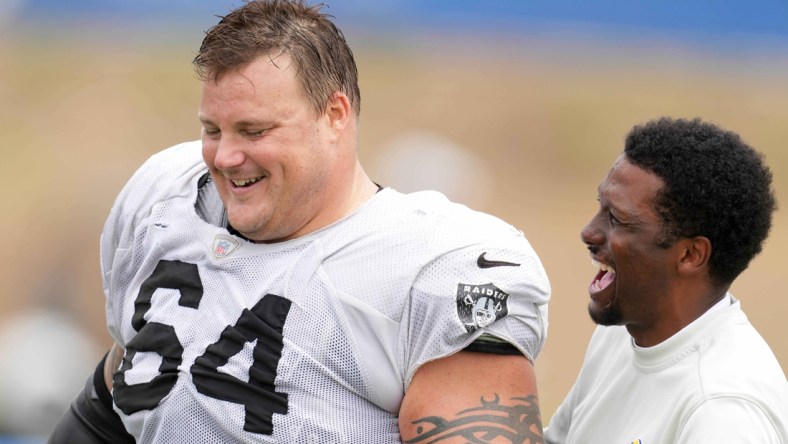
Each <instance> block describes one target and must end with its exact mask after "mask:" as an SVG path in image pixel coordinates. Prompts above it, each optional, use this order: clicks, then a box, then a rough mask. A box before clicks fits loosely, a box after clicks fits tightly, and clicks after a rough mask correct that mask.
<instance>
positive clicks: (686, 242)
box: [677, 236, 711, 275]
mask: <svg viewBox="0 0 788 444" xmlns="http://www.w3.org/2000/svg"><path fill="white" fill-rule="evenodd" d="M677 242H678V243H679V245H678V246H679V256H678V272H679V274H687V275H689V274H696V273H699V272H706V271H707V269H708V265H709V258H710V257H711V241H710V240H709V238H707V237H705V236H695V237H688V238H684V239H679V240H678V241H677Z"/></svg>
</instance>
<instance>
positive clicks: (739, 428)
mask: <svg viewBox="0 0 788 444" xmlns="http://www.w3.org/2000/svg"><path fill="white" fill-rule="evenodd" d="M721 442H735V443H737V444H756V443H757V444H780V443H782V441H781V440H780V437H779V436H778V434H777V430H776V428H775V425H774V423H773V422H772V421H771V420H770V418H769V416H768V415H767V414H766V413H765V412H764V411H763V409H761V408H760V407H758V405H757V404H755V403H753V402H751V401H749V400H746V399H742V398H734V397H721V398H714V399H710V400H708V401H706V402H704V403H703V404H702V405H701V406H700V407H698V408H697V409H695V411H694V412H693V413H692V416H690V417H689V419H688V420H687V422H686V424H685V425H684V427H683V428H682V430H681V432H680V434H679V437H678V440H677V443H679V444H703V443H708V444H717V443H721Z"/></svg>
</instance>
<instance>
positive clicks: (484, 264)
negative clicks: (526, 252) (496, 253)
mask: <svg viewBox="0 0 788 444" xmlns="http://www.w3.org/2000/svg"><path fill="white" fill-rule="evenodd" d="M485 254H487V252H484V253H482V254H480V255H479V257H478V258H477V259H476V265H478V266H479V268H492V267H519V266H520V264H515V263H514V262H505V261H491V260H487V258H485V257H484V255H485Z"/></svg>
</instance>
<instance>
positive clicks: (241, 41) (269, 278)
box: [50, 0, 550, 443]
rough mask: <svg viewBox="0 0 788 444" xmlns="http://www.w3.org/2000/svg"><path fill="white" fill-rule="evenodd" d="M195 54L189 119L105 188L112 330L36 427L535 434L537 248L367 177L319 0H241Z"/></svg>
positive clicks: (275, 436) (395, 436) (205, 434)
mask: <svg viewBox="0 0 788 444" xmlns="http://www.w3.org/2000/svg"><path fill="white" fill-rule="evenodd" d="M195 64H196V66H197V70H198V73H199V74H200V76H201V79H202V82H203V83H202V87H203V90H202V101H201V104H200V113H199V116H200V120H201V122H202V126H203V132H202V140H201V141H200V142H189V143H184V144H181V145H178V146H175V147H172V148H170V149H167V150H165V151H163V152H161V153H159V154H156V155H154V156H153V157H152V158H151V159H150V160H149V161H148V162H146V163H145V164H144V165H143V166H142V167H141V168H140V169H139V170H138V171H137V172H136V174H135V175H134V176H133V177H132V178H131V180H130V181H129V182H128V184H127V185H126V186H125V188H124V189H123V191H122V192H121V194H120V195H119V196H118V198H117V200H116V202H115V205H114V207H113V209H112V211H111V213H110V216H109V218H108V220H107V222H106V225H105V229H104V232H103V233H102V239H101V265H102V271H103V278H104V289H105V293H106V297H107V305H106V311H107V323H108V327H109V331H110V333H111V335H112V337H113V338H114V340H115V342H116V344H115V345H114V346H113V348H112V350H111V351H110V352H109V353H108V355H107V356H106V358H105V360H104V361H103V363H102V364H101V365H100V366H99V368H98V369H97V370H96V372H95V375H93V376H92V377H91V379H90V380H89V381H88V384H87V386H86V388H85V390H84V392H83V393H82V394H81V395H79V396H78V397H77V399H76V400H75V401H74V403H73V405H72V407H71V409H70V410H69V411H68V412H67V413H66V414H65V416H64V417H63V419H62V420H61V422H60V424H59V425H58V427H57V428H56V430H55V431H54V433H53V434H52V436H51V438H50V442H53V443H63V442H85V443H94V442H133V441H136V442H146V443H147V442H150V443H187V442H188V443H226V442H254V443H273V442H278V443H311V442H314V443H361V442H363V443H394V442H401V441H403V440H404V441H406V442H427V441H429V442H435V441H436V440H443V442H453V441H451V440H452V439H456V440H459V441H457V442H467V441H474V442H480V441H479V440H480V439H484V440H489V441H493V440H495V442H531V443H533V442H541V435H542V425H541V419H540V417H539V406H538V399H537V390H536V379H535V376H534V359H535V358H536V356H537V354H538V353H539V351H540V349H541V347H542V345H543V343H544V340H545V336H546V326H547V302H548V299H549V294H550V288H549V284H548V280H547V277H546V275H545V272H544V269H543V268H542V265H541V263H540V261H539V259H538V257H537V255H536V254H535V253H534V251H533V249H532V248H531V246H530V245H529V243H528V241H527V240H526V239H525V237H524V236H523V234H522V233H521V232H520V231H518V230H516V229H514V228H513V227H511V226H510V225H508V224H506V223H504V222H503V221H501V220H499V219H497V218H495V217H492V216H489V215H486V214H483V213H479V212H475V211H472V210H470V209H468V208H466V207H464V206H462V205H458V204H454V203H451V202H449V201H448V200H447V199H446V198H445V197H443V196H442V195H440V194H438V193H436V192H420V193H414V194H402V193H399V192H397V191H395V190H393V189H390V188H383V187H380V186H378V185H376V184H375V183H374V182H373V181H372V180H370V178H369V177H368V176H367V175H366V173H365V172H364V170H363V168H362V167H361V165H360V164H359V161H358V158H357V153H356V144H357V137H358V136H357V125H358V115H359V109H360V102H359V100H360V95H359V90H358V85H357V71H356V66H355V62H354V60H353V56H352V54H351V51H350V49H349V48H348V46H347V44H346V42H345V40H344V37H343V35H342V33H341V32H340V31H339V30H338V29H337V28H336V27H335V25H334V24H333V23H332V22H331V21H330V20H329V19H328V18H327V16H325V15H323V14H322V13H321V12H320V11H319V7H309V6H306V5H304V4H303V3H302V2H300V1H284V0H263V1H251V2H248V3H246V4H244V6H242V7H240V8H239V9H237V10H235V11H233V12H231V13H230V14H229V15H227V16H226V17H224V18H222V20H221V21H220V22H219V24H217V25H216V26H215V27H213V28H212V29H211V30H209V32H208V33H207V35H206V37H205V39H204V41H203V44H202V46H201V48H200V50H199V52H198V54H197V57H196V58H195ZM488 301H489V304H488ZM477 302H478V304H477ZM477 305H480V306H482V307H486V308H490V310H488V312H487V313H486V314H485V317H484V319H481V318H478V317H474V316H476V313H475V312H474V307H476V306H477ZM488 306H489V307H488ZM477 311H478V310H477ZM479 376H483V377H479Z"/></svg>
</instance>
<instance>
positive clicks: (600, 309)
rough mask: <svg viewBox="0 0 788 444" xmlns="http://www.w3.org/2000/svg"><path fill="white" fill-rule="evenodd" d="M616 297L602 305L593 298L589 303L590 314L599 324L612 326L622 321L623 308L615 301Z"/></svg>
mask: <svg viewBox="0 0 788 444" xmlns="http://www.w3.org/2000/svg"><path fill="white" fill-rule="evenodd" d="M614 299H615V298H613V299H610V300H609V301H608V303H606V304H604V305H600V304H599V303H598V302H596V301H594V300H593V299H592V300H591V302H589V303H588V316H589V317H591V320H592V321H594V323H595V324H597V325H603V326H611V325H620V324H621V321H622V318H623V317H622V315H621V310H619V308H618V305H616V304H615V303H614Z"/></svg>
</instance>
